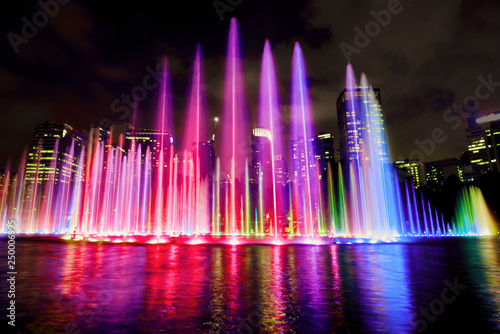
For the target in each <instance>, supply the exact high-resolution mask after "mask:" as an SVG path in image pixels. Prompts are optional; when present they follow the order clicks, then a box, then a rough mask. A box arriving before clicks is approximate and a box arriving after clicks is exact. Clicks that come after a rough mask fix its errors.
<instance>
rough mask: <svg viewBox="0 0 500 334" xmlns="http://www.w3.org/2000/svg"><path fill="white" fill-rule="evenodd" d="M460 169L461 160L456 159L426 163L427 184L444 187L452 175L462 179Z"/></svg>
mask: <svg viewBox="0 0 500 334" xmlns="http://www.w3.org/2000/svg"><path fill="white" fill-rule="evenodd" d="M459 167H460V164H459V160H458V159H456V158H449V159H443V160H437V161H430V162H426V163H425V177H426V179H427V183H429V184H433V185H443V183H444V180H446V179H447V178H448V177H449V176H451V175H452V174H455V175H456V176H458V177H459V178H460V179H462V177H461V174H462V173H461V169H460V168H459Z"/></svg>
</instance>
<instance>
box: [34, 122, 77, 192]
mask: <svg viewBox="0 0 500 334" xmlns="http://www.w3.org/2000/svg"><path fill="white" fill-rule="evenodd" d="M86 146H87V138H86V137H85V136H84V135H83V134H81V133H80V132H78V131H76V130H74V129H73V128H72V127H71V126H69V125H67V124H59V123H54V122H45V123H40V124H37V125H36V127H35V138H34V139H33V141H32V143H31V147H30V149H29V151H28V157H27V161H26V172H25V175H26V196H25V201H26V200H29V199H30V198H31V196H32V194H33V190H34V186H35V185H40V186H41V188H40V189H39V190H38V191H41V190H43V187H44V185H45V183H46V182H47V181H48V180H54V183H55V184H58V183H59V182H64V183H73V182H75V181H81V180H77V168H78V160H79V158H80V155H81V154H82V152H83V151H84V150H85V148H86Z"/></svg>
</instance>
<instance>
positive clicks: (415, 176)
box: [394, 159, 426, 189]
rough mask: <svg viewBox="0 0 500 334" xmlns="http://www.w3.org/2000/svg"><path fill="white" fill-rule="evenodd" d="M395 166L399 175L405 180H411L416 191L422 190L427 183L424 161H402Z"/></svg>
mask: <svg viewBox="0 0 500 334" xmlns="http://www.w3.org/2000/svg"><path fill="white" fill-rule="evenodd" d="M394 166H395V167H396V168H397V170H398V175H400V176H402V177H403V178H411V181H412V184H413V187H414V188H415V189H418V188H420V187H421V186H423V185H424V184H425V183H426V175H425V169H424V164H423V163H422V160H420V159H415V160H409V159H406V160H400V161H396V162H395V163H394Z"/></svg>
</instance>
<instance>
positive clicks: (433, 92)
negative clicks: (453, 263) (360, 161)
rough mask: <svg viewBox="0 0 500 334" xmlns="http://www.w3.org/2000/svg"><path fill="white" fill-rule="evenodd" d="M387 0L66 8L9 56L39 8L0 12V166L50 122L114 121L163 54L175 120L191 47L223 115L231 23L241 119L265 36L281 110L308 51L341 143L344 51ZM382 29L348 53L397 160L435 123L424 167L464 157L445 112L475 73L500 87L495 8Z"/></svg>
mask: <svg viewBox="0 0 500 334" xmlns="http://www.w3.org/2000/svg"><path fill="white" fill-rule="evenodd" d="M389 3H390V1H386V0H372V1H330V0H312V1H309V2H290V1H281V0H280V1H247V0H243V1H242V2H241V4H240V5H238V6H236V7H234V9H233V11H232V12H227V13H224V20H223V21H222V22H221V20H220V18H219V16H218V14H217V12H216V11H215V9H214V7H213V5H212V2H211V1H199V2H185V3H183V2H175V3H171V2H163V3H158V2H155V1H150V0H143V1H141V2H133V3H127V2H118V1H107V2H106V3H105V4H103V3H102V1H85V2H80V1H77V0H72V1H71V2H69V3H68V4H67V5H63V6H61V7H60V10H59V13H58V14H57V15H56V16H55V17H54V18H51V19H50V20H49V23H48V24H47V25H46V26H45V27H42V28H40V31H39V33H38V34H37V35H36V36H35V37H34V38H31V39H30V40H29V42H28V44H23V45H20V46H19V49H20V52H19V53H18V54H16V53H15V52H14V51H13V48H12V46H11V45H10V43H9V41H8V39H7V38H6V36H7V34H8V33H9V32H14V33H17V34H20V32H21V28H22V22H21V18H22V17H27V18H28V19H31V18H32V16H33V14H34V13H35V12H36V11H39V10H40V7H39V6H38V4H37V2H36V1H28V0H25V1H16V2H9V3H3V4H1V5H0V34H1V35H2V36H4V37H5V38H4V39H3V41H2V43H1V44H0V52H1V53H2V60H1V61H0V106H1V108H2V109H1V110H2V119H3V120H4V122H2V125H1V128H0V130H1V131H0V141H1V142H2V145H1V146H0V165H4V164H5V162H6V160H7V157H8V156H12V157H13V158H14V159H18V157H19V155H20V152H21V150H22V148H23V147H24V146H25V145H27V144H28V143H29V142H30V140H31V137H32V133H33V129H34V125H35V123H36V122H38V121H45V120H55V121H61V122H67V123H69V124H72V125H73V126H74V127H75V128H77V129H81V130H83V129H86V128H88V127H89V125H90V124H91V123H92V122H99V121H100V120H101V119H103V118H105V117H108V118H112V117H114V118H112V119H116V118H117V117H116V116H117V115H116V114H114V113H113V112H112V110H111V103H112V101H113V100H115V99H116V98H118V97H119V96H120V95H121V94H129V93H130V92H131V90H132V88H133V87H135V86H137V85H140V84H141V83H142V79H143V78H144V76H145V75H146V74H147V72H146V70H145V69H146V67H147V66H150V67H152V68H154V67H156V64H158V63H159V62H160V61H161V58H162V56H164V55H167V56H168V57H169V65H170V68H171V71H172V80H173V94H174V111H175V121H176V124H178V127H180V126H181V124H183V121H182V115H183V110H184V109H185V106H186V94H187V91H188V85H189V73H190V68H191V62H192V59H193V55H194V50H195V47H196V44H197V43H201V44H202V47H203V53H204V57H205V70H206V84H207V87H208V95H209V100H208V106H209V114H210V116H211V117H213V116H215V115H217V114H218V113H219V112H220V107H221V95H222V81H223V73H224V55H225V51H226V39H227V32H228V25H229V18H230V16H231V15H234V16H236V17H237V18H238V20H239V22H240V29H241V41H242V48H243V50H244V54H245V58H246V61H245V70H246V72H245V75H246V83H247V97H248V106H249V112H251V113H253V115H252V118H253V119H255V118H256V117H255V111H256V109H257V97H258V95H257V90H258V82H259V68H260V55H261V52H262V50H263V46H264V41H265V39H266V38H267V39H269V40H270V42H271V45H272V47H273V52H274V57H275V62H276V66H277V72H278V75H279V85H280V93H281V101H282V104H283V106H284V108H285V110H286V106H287V105H288V104H289V96H288V90H289V85H290V84H289V80H290V67H291V60H292V53H293V45H294V43H295V41H299V42H300V43H301V45H302V49H303V51H304V55H305V59H306V62H307V68H308V72H309V82H310V85H311V97H312V99H313V108H314V117H315V120H316V122H317V123H316V124H317V128H318V131H328V132H333V133H334V134H335V135H337V114H336V99H337V97H338V94H339V93H340V91H341V90H342V88H343V85H344V80H345V66H346V64H347V60H346V58H345V57H344V54H343V53H342V50H341V48H340V44H341V43H342V42H344V43H349V44H351V45H354V38H355V35H356V32H355V31H354V28H355V27H359V28H360V29H361V30H364V29H365V27H366V24H367V23H368V22H370V21H373V20H374V17H373V15H372V14H371V11H375V12H380V11H381V10H385V9H387V7H388V4H389ZM400 6H401V7H402V10H401V12H400V13H399V14H396V15H392V17H391V20H390V23H389V24H388V25H387V27H384V28H382V29H381V30H380V33H379V34H378V35H377V36H375V37H373V38H371V40H370V43H369V44H368V45H367V46H366V47H363V48H361V49H360V51H359V54H353V55H352V64H353V66H354V69H355V71H356V73H357V75H358V77H359V76H360V75H361V72H365V73H366V74H367V77H368V80H369V81H370V83H371V84H372V85H373V86H374V87H379V88H380V89H381V92H382V101H383V110H384V114H385V116H386V124H387V127H386V128H387V132H388V137H389V140H390V141H391V145H390V146H391V151H392V156H393V157H397V156H407V155H408V154H409V153H410V152H411V151H412V150H414V149H415V148H416V147H415V143H414V142H415V140H419V139H422V138H426V137H430V135H431V132H432V130H433V129H434V128H435V127H441V128H442V129H443V130H445V132H446V135H447V136H448V137H449V139H448V140H447V141H446V142H445V143H443V144H440V145H439V146H438V147H437V148H436V152H435V153H434V154H433V155H432V156H431V157H429V159H439V158H447V157H451V156H458V155H460V153H461V151H462V150H464V148H465V146H464V145H465V133H464V131H463V128H460V129H458V130H452V129H451V127H450V125H449V124H447V123H446V122H445V121H444V120H443V117H442V113H443V112H444V110H446V109H447V108H449V107H451V106H452V105H453V104H455V103H462V102H463V101H464V99H465V98H466V97H467V96H470V95H473V94H474V92H475V87H476V86H477V84H478V77H479V76H483V77H487V76H488V75H489V74H492V75H493V78H494V79H495V80H496V81H500V63H499V62H498V61H497V60H498V59H499V58H500V47H499V46H498V40H499V37H500V36H499V31H500V30H499V28H500V21H499V20H498V17H500V2H498V1H486V2H478V1H452V0H445V1H430V0H419V1H407V0H402V1H401V2H400ZM156 95H157V94H156V92H149V93H148V98H147V99H146V101H144V102H142V103H141V104H140V106H139V110H140V115H138V120H139V123H141V124H144V125H146V124H148V123H151V121H152V119H153V118H154V110H155V105H156V101H155V99H156ZM499 106H500V92H498V91H495V92H494V93H493V94H492V96H491V97H490V98H489V99H488V100H486V101H480V105H479V112H480V113H485V112H491V111H495V110H498V109H500V107H499Z"/></svg>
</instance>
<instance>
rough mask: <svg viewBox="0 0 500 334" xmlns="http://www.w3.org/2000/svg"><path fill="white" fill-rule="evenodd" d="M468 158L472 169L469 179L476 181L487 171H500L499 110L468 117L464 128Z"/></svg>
mask: <svg viewBox="0 0 500 334" xmlns="http://www.w3.org/2000/svg"><path fill="white" fill-rule="evenodd" d="M466 133H467V142H468V152H467V154H466V155H468V159H470V165H467V164H466V165H465V166H464V168H466V170H467V166H470V167H469V169H472V171H471V173H470V174H471V176H470V181H477V180H478V179H479V178H480V176H481V175H482V174H484V173H486V172H488V171H494V172H499V171H500V111H497V112H495V113H491V114H488V115H486V116H482V117H471V118H469V126H468V128H467V130H466Z"/></svg>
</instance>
